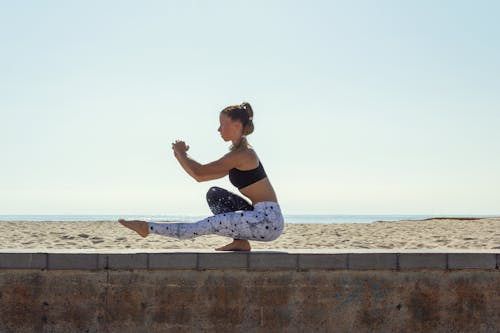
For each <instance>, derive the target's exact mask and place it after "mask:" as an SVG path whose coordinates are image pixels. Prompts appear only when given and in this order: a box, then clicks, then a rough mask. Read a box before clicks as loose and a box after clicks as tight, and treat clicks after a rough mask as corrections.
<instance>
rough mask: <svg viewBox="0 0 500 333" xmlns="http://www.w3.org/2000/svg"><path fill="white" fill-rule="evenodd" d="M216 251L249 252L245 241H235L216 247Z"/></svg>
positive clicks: (248, 246) (247, 242)
mask: <svg viewBox="0 0 500 333" xmlns="http://www.w3.org/2000/svg"><path fill="white" fill-rule="evenodd" d="M215 250H216V251H250V250H251V247H250V242H249V241H247V240H245V239H235V240H233V242H232V243H230V244H227V245H224V246H221V247H218V248H216V249H215Z"/></svg>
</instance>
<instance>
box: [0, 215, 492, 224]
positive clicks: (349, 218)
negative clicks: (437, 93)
mask: <svg viewBox="0 0 500 333" xmlns="http://www.w3.org/2000/svg"><path fill="white" fill-rule="evenodd" d="M207 216H209V215H0V221H31V222H41V221H64V222H71V221H117V220H118V219H120V218H123V219H127V220H145V221H185V222H195V221H198V220H201V219H203V218H205V217H207ZM443 216H446V217H494V215H285V216H284V217H285V223H306V224H311V223H313V224H314V223H316V224H323V223H326V224H331V223H371V222H375V221H399V220H421V219H426V218H431V217H443Z"/></svg>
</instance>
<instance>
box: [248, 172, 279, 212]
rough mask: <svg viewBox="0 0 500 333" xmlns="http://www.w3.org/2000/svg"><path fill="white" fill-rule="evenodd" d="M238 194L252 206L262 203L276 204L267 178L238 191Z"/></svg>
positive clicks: (274, 195) (276, 199) (276, 200)
mask: <svg viewBox="0 0 500 333" xmlns="http://www.w3.org/2000/svg"><path fill="white" fill-rule="evenodd" d="M240 192H241V194H243V195H244V196H246V197H247V198H249V199H250V200H251V201H252V205H255V204H256V203H258V202H262V201H273V202H276V203H277V202H278V198H277V197H276V193H275V192H274V189H273V186H272V185H271V183H270V182H269V180H268V179H267V177H266V178H264V179H261V180H259V181H258V182H256V183H254V184H252V185H248V186H247V187H244V188H242V189H240Z"/></svg>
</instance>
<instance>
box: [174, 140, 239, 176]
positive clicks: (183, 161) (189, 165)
mask: <svg viewBox="0 0 500 333" xmlns="http://www.w3.org/2000/svg"><path fill="white" fill-rule="evenodd" d="M172 149H174V154H175V158H176V159H177V161H179V163H180V165H181V166H182V168H183V169H184V170H185V171H186V172H187V173H188V174H189V175H190V176H191V177H193V178H194V179H195V180H196V181H198V182H202V181H207V180H212V179H217V178H222V177H224V176H226V175H227V174H228V173H229V170H231V169H232V168H233V167H235V166H236V165H237V156H236V154H232V153H228V154H226V155H224V156H223V157H221V158H220V159H218V160H217V161H214V162H211V163H208V164H205V165H203V164H201V163H198V162H197V161H195V160H194V159H193V158H191V157H190V156H189V155H188V154H187V150H188V149H189V146H186V144H185V143H184V142H183V141H176V142H175V143H174V144H172Z"/></svg>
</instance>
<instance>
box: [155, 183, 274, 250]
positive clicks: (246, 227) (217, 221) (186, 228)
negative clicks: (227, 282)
mask: <svg viewBox="0 0 500 333" xmlns="http://www.w3.org/2000/svg"><path fill="white" fill-rule="evenodd" d="M207 202H208V205H209V207H210V210H211V211H212V213H214V214H215V215H214V216H210V217H207V218H205V219H203V220H201V221H198V222H186V223H169V222H167V223H157V222H148V227H149V232H150V233H155V234H158V235H163V236H169V237H174V238H178V239H189V238H195V237H198V236H202V235H209V234H216V235H221V236H227V237H232V238H234V239H247V240H257V241H264V242H268V241H272V240H275V239H277V238H278V237H279V236H280V235H281V233H282V232H283V229H284V219H283V215H282V213H281V209H280V206H279V204H278V203H276V202H273V201H263V202H258V203H256V204H255V206H252V205H250V204H249V203H248V202H247V201H246V200H245V199H243V198H242V197H240V196H238V195H237V194H234V193H232V192H229V191H227V190H224V189H222V188H220V187H212V188H210V190H208V193H207Z"/></svg>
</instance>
